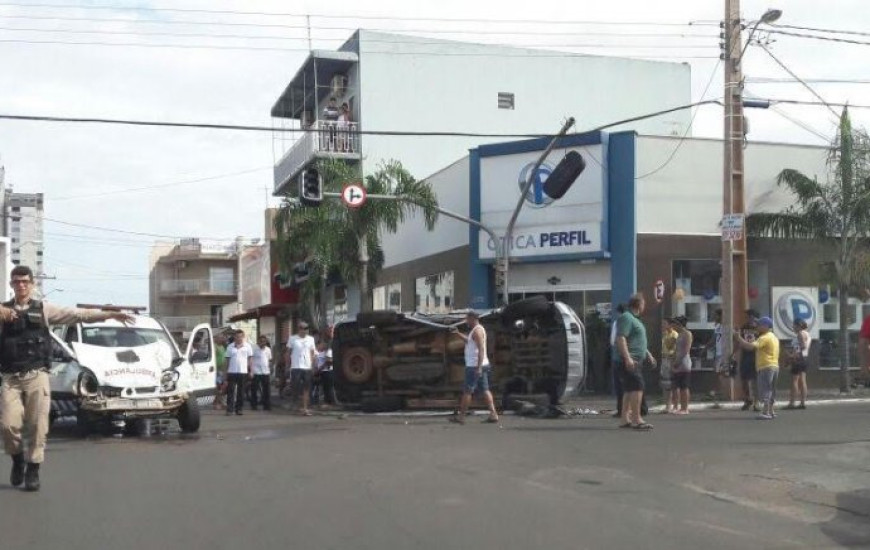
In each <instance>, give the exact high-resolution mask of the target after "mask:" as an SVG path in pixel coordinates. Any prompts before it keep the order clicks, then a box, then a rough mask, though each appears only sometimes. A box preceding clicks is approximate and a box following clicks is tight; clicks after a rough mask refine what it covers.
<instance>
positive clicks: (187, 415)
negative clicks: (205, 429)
mask: <svg viewBox="0 0 870 550" xmlns="http://www.w3.org/2000/svg"><path fill="white" fill-rule="evenodd" d="M199 424H200V416H199V405H197V403H196V398H195V397H190V398H188V400H187V401H185V402H184V405H182V406H181V408H179V409H178V427H179V428H181V431H182V432H184V433H186V434H192V433H196V432H198V431H199Z"/></svg>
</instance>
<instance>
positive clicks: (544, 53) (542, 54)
mask: <svg viewBox="0 0 870 550" xmlns="http://www.w3.org/2000/svg"><path fill="white" fill-rule="evenodd" d="M0 43H7V44H43V45H45V44H64V45H68V46H126V47H133V48H164V49H165V48H176V49H183V50H236V51H257V52H309V50H308V48H278V47H259V46H219V45H206V44H147V43H141V42H99V41H87V42H85V41H76V42H73V41H68V40H24V39H8V38H4V39H0ZM578 47H579V46H578ZM700 48H704V47H703V46H702V47H700ZM638 49H644V48H643V47H639V48H638ZM366 53H369V54H386V55H417V56H435V57H500V58H503V59H506V58H511V57H518V58H519V57H527V58H542V59H543V58H570V57H589V56H590V55H593V54H584V53H581V52H557V51H552V50H539V51H538V52H535V53H526V52H516V53H507V52H424V51H413V52H412V51H390V50H368V51H367V52H366ZM597 55H600V54H597ZM621 57H624V58H636V59H683V60H685V59H718V56H713V55H634V54H623V55H622V56H621Z"/></svg>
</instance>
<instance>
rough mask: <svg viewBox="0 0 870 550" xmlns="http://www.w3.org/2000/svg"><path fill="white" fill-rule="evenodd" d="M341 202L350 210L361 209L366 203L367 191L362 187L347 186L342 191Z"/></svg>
mask: <svg viewBox="0 0 870 550" xmlns="http://www.w3.org/2000/svg"><path fill="white" fill-rule="evenodd" d="M341 201H342V202H343V203H344V205H345V206H347V207H348V208H359V207H361V206H362V205H364V204H365V203H366V190H365V188H364V187H363V186H362V185H356V184H350V185H346V186H345V187H344V189H342V191H341Z"/></svg>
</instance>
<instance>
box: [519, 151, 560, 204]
mask: <svg viewBox="0 0 870 550" xmlns="http://www.w3.org/2000/svg"><path fill="white" fill-rule="evenodd" d="M534 167H535V163H534V162H530V163H528V164H526V165H525V166H523V169H522V170H520V175H519V178H518V182H517V183H518V184H519V187H520V192H522V190H523V188H524V187H525V185H526V183H527V182H528V181H529V173H530V172H531V171H532V168H534ZM552 173H553V167H552V166H551V165H549V164H547V163H544V164H541V166H540V168H538V170H537V172H536V173H535V179H534V181H533V182H532V186H531V187H530V188H529V192H528V193H526V202H528V203H529V204H530V205H531V206H533V207H535V208H544V207H546V206H549V205H550V204H552V203H553V201H555V200H556V199H554V198H553V197H551V196H549V195H547V193H546V192H545V191H544V182H546V181H547V178H548V177H550V174H552Z"/></svg>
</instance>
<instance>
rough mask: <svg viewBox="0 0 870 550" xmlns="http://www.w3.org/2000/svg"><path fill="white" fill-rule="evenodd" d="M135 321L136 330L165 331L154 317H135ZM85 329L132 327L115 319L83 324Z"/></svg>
mask: <svg viewBox="0 0 870 550" xmlns="http://www.w3.org/2000/svg"><path fill="white" fill-rule="evenodd" d="M133 318H134V319H135V324H134V325H132V326H133V327H134V328H144V329H150V330H163V325H162V324H161V323H160V321H158V320H157V319H155V318H153V317H148V316H145V315H133ZM82 326H83V327H116V328H117V327H123V326H130V325H124V324H123V323H121V322H120V321H115V320H114V319H107V320H105V321H98V322H96V323H82Z"/></svg>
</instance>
